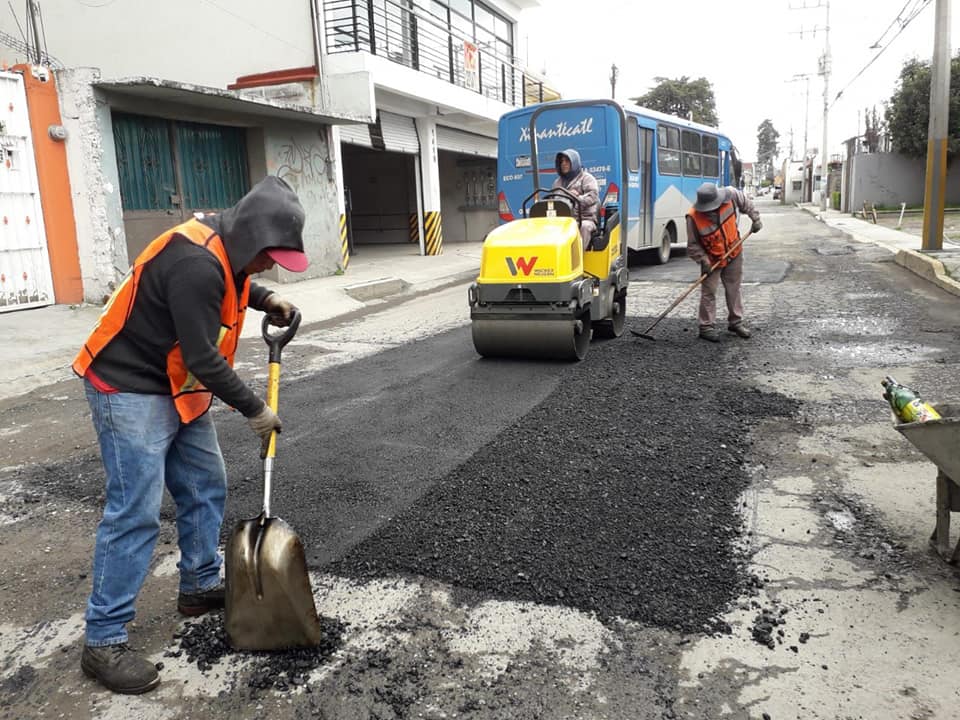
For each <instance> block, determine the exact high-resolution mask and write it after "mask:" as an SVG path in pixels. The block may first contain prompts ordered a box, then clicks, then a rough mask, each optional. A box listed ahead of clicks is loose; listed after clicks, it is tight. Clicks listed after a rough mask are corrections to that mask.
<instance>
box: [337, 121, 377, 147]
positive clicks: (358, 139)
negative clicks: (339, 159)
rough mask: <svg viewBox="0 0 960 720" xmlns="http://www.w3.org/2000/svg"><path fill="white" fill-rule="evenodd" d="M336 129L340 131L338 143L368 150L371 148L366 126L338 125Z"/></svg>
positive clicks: (371, 144)
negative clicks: (359, 146)
mask: <svg viewBox="0 0 960 720" xmlns="http://www.w3.org/2000/svg"><path fill="white" fill-rule="evenodd" d="M337 127H338V128H339V129H340V142H345V143H350V144H351V145H361V146H363V147H368V148H372V147H373V143H372V142H371V140H370V128H369V127H367V126H366V125H338V126H337Z"/></svg>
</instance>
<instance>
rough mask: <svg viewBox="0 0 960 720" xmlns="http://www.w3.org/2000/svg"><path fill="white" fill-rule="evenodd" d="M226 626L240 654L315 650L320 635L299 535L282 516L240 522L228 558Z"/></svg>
mask: <svg viewBox="0 0 960 720" xmlns="http://www.w3.org/2000/svg"><path fill="white" fill-rule="evenodd" d="M224 559H225V565H226V568H225V571H226V601H225V605H226V606H225V608H224V625H225V626H226V630H227V636H228V637H229V639H230V642H231V644H232V645H233V646H234V647H235V648H237V649H238V650H282V649H286V648H297V647H314V646H316V645H319V644H320V640H321V637H322V633H321V629H320V620H319V619H318V618H317V608H316V605H315V604H314V602H313V589H312V588H311V587H310V576H309V575H308V574H307V560H306V556H305V554H304V550H303V543H302V542H301V541H300V537H299V536H298V535H297V533H296V532H294V530H293V528H292V527H290V526H289V525H288V524H287V523H285V522H284V521H283V520H281V519H280V518H276V517H271V518H263V517H262V516H261V517H258V518H252V519H250V520H241V521H240V522H239V523H237V526H236V528H235V529H234V531H233V534H232V535H231V536H230V540H229V542H228V543H227V549H226V555H225V558H224Z"/></svg>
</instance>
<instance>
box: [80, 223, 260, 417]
mask: <svg viewBox="0 0 960 720" xmlns="http://www.w3.org/2000/svg"><path fill="white" fill-rule="evenodd" d="M174 235H182V236H183V237H185V238H187V239H188V240H190V242H192V243H195V244H196V245H199V246H201V247H205V248H206V249H207V250H209V251H210V252H211V253H213V255H214V257H216V258H217V260H219V261H220V267H222V268H223V275H224V279H225V281H226V291H225V292H224V294H223V303H222V304H221V306H220V333H219V335H218V337H217V348H218V350H219V351H220V354H221V355H223V357H224V359H225V360H226V361H227V363H229V365H230V367H233V358H234V355H236V352H237V344H238V343H239V342H240V331H241V330H242V329H243V316H244V315H245V314H246V311H247V299H248V297H249V296H250V279H249V278H247V279H245V280H244V282H243V287H242V289H241V291H240V293H239V294H238V293H237V286H236V283H235V282H234V279H233V270H231V268H230V260H229V259H228V258H227V251H226V249H225V248H224V247H223V240H222V239H221V237H220V236H219V235H218V234H217V233H216V232H215V231H214V230H212V229H210V228H209V227H207V226H206V225H204V224H203V223H201V222H199V221H197V220H188V221H187V222H185V223H183V224H181V225H177V226H176V227H175V228H173V229H171V230H168V231H167V232H165V233H163V234H162V235H160V236H159V237H157V238H156V239H155V240H154V241H153V242H151V243H150V244H149V245H147V247H146V249H145V250H144V251H143V252H142V253H140V255H138V256H137V259H136V260H134V262H133V267H132V268H131V270H130V272H129V273H128V274H127V276H126V278H124V280H123V282H122V283H120V286H119V287H118V288H117V289H116V290H115V291H114V292H113V295H111V296H110V299H109V300H108V301H107V304H106V306H105V307H104V309H103V313H102V314H101V315H100V319H99V320H98V321H97V324H96V325H95V326H94V328H93V332H91V333H90V337H88V338H87V341H86V342H85V343H84V344H83V347H82V348H81V349H80V352H79V353H78V354H77V357H76V358H75V359H74V361H73V371H74V372H75V373H76V374H77V375H79V376H80V377H83V376H84V375H85V374H86V372H87V370H88V369H89V367H90V364H91V363H92V362H93V360H94V358H96V357H97V355H99V354H100V352H101V351H102V350H103V349H104V348H105V347H106V346H107V345H108V344H109V343H110V341H111V340H113V338H115V337H116V336H117V334H118V333H119V332H120V331H121V330H122V329H123V327H124V325H125V324H126V322H127V319H128V318H129V317H130V312H131V311H132V310H133V303H134V300H136V296H137V290H138V289H139V287H140V278H141V277H142V276H143V269H144V268H145V267H146V265H147V263H149V262H150V261H151V260H152V259H153V258H155V257H156V256H157V255H158V254H159V253H160V251H161V250H163V249H164V248H165V247H166V246H167V245H168V244H169V243H170V241H171V239H173V236H174ZM167 377H169V378H170V394H171V395H172V396H173V402H174V405H175V406H176V408H177V413H178V414H179V415H180V420H181V421H182V422H184V423H189V422H192V421H194V420H196V419H197V418H198V417H200V416H201V415H203V414H204V413H205V412H206V411H207V410H209V409H210V404H211V403H212V402H213V393H212V392H210V391H209V390H207V389H206V388H205V387H204V386H203V383H201V382H200V381H199V380H197V378H195V377H194V376H193V373H191V372H190V370H189V369H188V368H187V366H186V364H185V363H184V362H183V353H182V352H181V351H180V343H174V346H173V348H172V349H171V350H170V352H169V353H167Z"/></svg>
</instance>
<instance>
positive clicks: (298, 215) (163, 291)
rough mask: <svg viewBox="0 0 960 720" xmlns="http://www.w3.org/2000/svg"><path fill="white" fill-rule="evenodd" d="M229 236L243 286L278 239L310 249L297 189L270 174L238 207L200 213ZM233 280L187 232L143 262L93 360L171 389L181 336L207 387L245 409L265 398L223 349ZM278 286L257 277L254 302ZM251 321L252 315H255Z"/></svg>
mask: <svg viewBox="0 0 960 720" xmlns="http://www.w3.org/2000/svg"><path fill="white" fill-rule="evenodd" d="M200 222H202V223H203V224H204V225H207V226H208V227H210V228H211V229H213V230H215V231H216V232H217V233H218V234H219V235H220V237H221V238H222V239H223V244H224V247H225V249H226V251H227V257H228V258H229V260H230V266H231V268H232V270H233V273H234V279H235V282H236V285H237V290H238V292H239V290H240V288H241V287H242V285H243V281H244V279H245V277H246V276H245V274H244V272H243V267H244V266H246V265H247V263H249V262H250V261H251V260H253V259H254V258H255V257H256V256H257V253H259V252H260V251H261V250H265V249H267V248H272V247H280V248H290V249H294V250H300V251H301V252H302V251H303V236H302V233H303V223H304V211H303V207H302V206H301V205H300V201H299V199H298V198H297V196H296V193H294V191H293V189H292V188H291V187H290V186H289V185H288V184H287V183H286V182H284V181H283V180H281V179H279V178H276V177H273V176H270V177H267V178H264V179H263V180H261V181H260V182H259V183H257V185H255V186H254V188H253V189H252V190H251V191H250V192H249V193H247V194H246V195H245V196H244V197H243V198H241V199H240V201H239V202H238V203H237V204H236V205H234V206H233V207H232V208H228V209H227V210H224V211H223V212H221V213H219V214H217V215H209V216H206V217H203V218H201V219H200ZM224 292H226V283H225V279H224V274H223V269H222V267H221V266H220V262H219V261H218V260H217V258H216V257H215V256H214V255H213V253H211V252H210V251H209V250H207V249H206V248H203V247H200V246H198V245H195V244H194V243H192V242H190V240H188V239H187V238H185V237H183V236H182V235H175V236H174V237H173V239H171V241H170V243H169V244H168V245H167V247H165V248H164V249H163V250H162V251H161V252H160V253H159V254H158V255H157V256H156V257H155V258H153V259H152V260H151V261H150V262H149V263H147V265H146V266H145V267H144V269H143V274H142V276H141V278H140V288H139V290H138V291H137V296H136V300H135V301H134V303H133V309H132V311H131V313H130V317H129V318H128V320H127V323H126V325H125V326H124V327H123V329H122V330H121V331H120V332H119V333H118V334H117V336H116V337H115V338H114V339H113V340H111V341H110V344H108V345H107V346H106V347H105V348H104V349H103V350H102V351H101V353H100V354H99V355H98V356H97V358H96V359H95V360H94V361H93V364H92V365H91V370H92V371H93V372H94V373H95V374H96V375H97V377H99V378H100V379H102V380H103V381H104V382H106V383H108V384H109V385H112V386H113V387H115V388H116V389H117V390H119V391H121V392H132V393H143V394H149V395H169V394H170V380H169V378H168V377H167V354H168V353H169V352H170V350H171V349H172V348H173V346H174V344H175V343H176V342H179V343H180V350H181V352H182V353H183V360H184V363H186V366H187V368H189V370H190V372H192V373H193V374H194V376H195V377H196V378H197V379H198V380H199V381H200V382H202V383H203V384H204V385H205V386H206V387H207V389H208V390H210V391H211V392H212V393H213V394H214V395H216V396H217V397H218V398H220V399H221V400H223V401H224V402H225V403H227V404H229V405H232V406H233V407H235V408H236V409H237V410H239V411H240V412H241V413H243V415H244V416H246V417H249V416H251V415H255V414H256V413H258V412H259V411H260V410H261V409H262V408H263V400H261V399H260V398H259V397H257V395H256V394H254V392H253V391H252V390H250V388H248V387H247V386H246V385H245V384H244V383H243V381H242V380H240V378H239V377H238V376H237V374H236V373H235V372H234V371H233V369H232V368H231V367H230V366H229V365H228V364H227V361H226V360H225V359H224V357H223V355H221V354H220V352H219V350H218V349H217V337H218V335H219V332H220V307H221V303H222V300H223V294H224ZM269 295H271V291H270V290H267V289H266V288H263V287H261V286H259V285H257V284H256V283H251V284H250V299H249V307H250V308H253V309H254V310H263V303H264V301H265V300H266V298H267V297H268V296H269ZM248 322H249V320H248Z"/></svg>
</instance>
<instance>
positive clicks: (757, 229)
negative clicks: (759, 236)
mask: <svg viewBox="0 0 960 720" xmlns="http://www.w3.org/2000/svg"><path fill="white" fill-rule="evenodd" d="M762 229H763V223H762V222H760V221H759V220H755V221H754V223H753V225H751V226H750V232H751V233H753V234H756V233H758V232H760V231H761V230H762Z"/></svg>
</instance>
